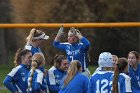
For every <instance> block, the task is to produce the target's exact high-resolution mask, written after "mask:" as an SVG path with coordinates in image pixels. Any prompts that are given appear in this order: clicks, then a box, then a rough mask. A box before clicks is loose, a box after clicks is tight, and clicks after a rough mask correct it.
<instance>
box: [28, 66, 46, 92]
mask: <svg viewBox="0 0 140 93" xmlns="http://www.w3.org/2000/svg"><path fill="white" fill-rule="evenodd" d="M30 71H31V70H30ZM29 76H30V73H29ZM29 76H28V77H29ZM28 79H29V78H28ZM28 84H29V81H28ZM46 86H47V82H46V79H45V77H44V67H39V68H37V69H36V70H35V72H34V75H33V81H32V87H31V91H30V93H40V92H41V91H46V90H47V87H46Z"/></svg>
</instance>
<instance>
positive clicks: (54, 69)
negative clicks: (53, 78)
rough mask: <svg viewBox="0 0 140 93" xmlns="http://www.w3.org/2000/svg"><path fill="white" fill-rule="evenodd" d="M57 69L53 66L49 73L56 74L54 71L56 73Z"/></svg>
mask: <svg viewBox="0 0 140 93" xmlns="http://www.w3.org/2000/svg"><path fill="white" fill-rule="evenodd" d="M56 70H57V69H56V67H55V66H52V67H51V68H50V69H49V70H48V73H49V74H54V71H56Z"/></svg>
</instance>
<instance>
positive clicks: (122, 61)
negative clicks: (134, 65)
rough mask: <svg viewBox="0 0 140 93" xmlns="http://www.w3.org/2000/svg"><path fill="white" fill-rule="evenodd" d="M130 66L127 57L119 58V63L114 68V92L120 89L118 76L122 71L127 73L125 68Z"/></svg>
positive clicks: (117, 92)
mask: <svg viewBox="0 0 140 93" xmlns="http://www.w3.org/2000/svg"><path fill="white" fill-rule="evenodd" d="M127 66H128V62H127V59H126V58H119V59H118V61H117V64H116V65H115V70H114V78H113V92H112V93H119V90H118V78H119V74H120V73H125V69H126V68H127Z"/></svg>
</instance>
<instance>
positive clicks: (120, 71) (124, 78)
mask: <svg viewBox="0 0 140 93" xmlns="http://www.w3.org/2000/svg"><path fill="white" fill-rule="evenodd" d="M115 65H116V66H115V70H114V74H113V75H112V76H111V79H110V80H111V81H110V84H109V86H110V92H109V93H131V92H132V90H131V81H130V80H131V79H130V77H129V76H128V75H127V74H126V73H127V72H128V62H127V59H126V58H119V59H118V61H117V63H116V64H115Z"/></svg>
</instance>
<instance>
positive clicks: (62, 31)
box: [57, 25, 64, 37]
mask: <svg viewBox="0 0 140 93" xmlns="http://www.w3.org/2000/svg"><path fill="white" fill-rule="evenodd" d="M63 34H64V27H63V25H62V26H61V27H60V28H59V30H58V33H57V36H60V37H61V36H62V35H63Z"/></svg>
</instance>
